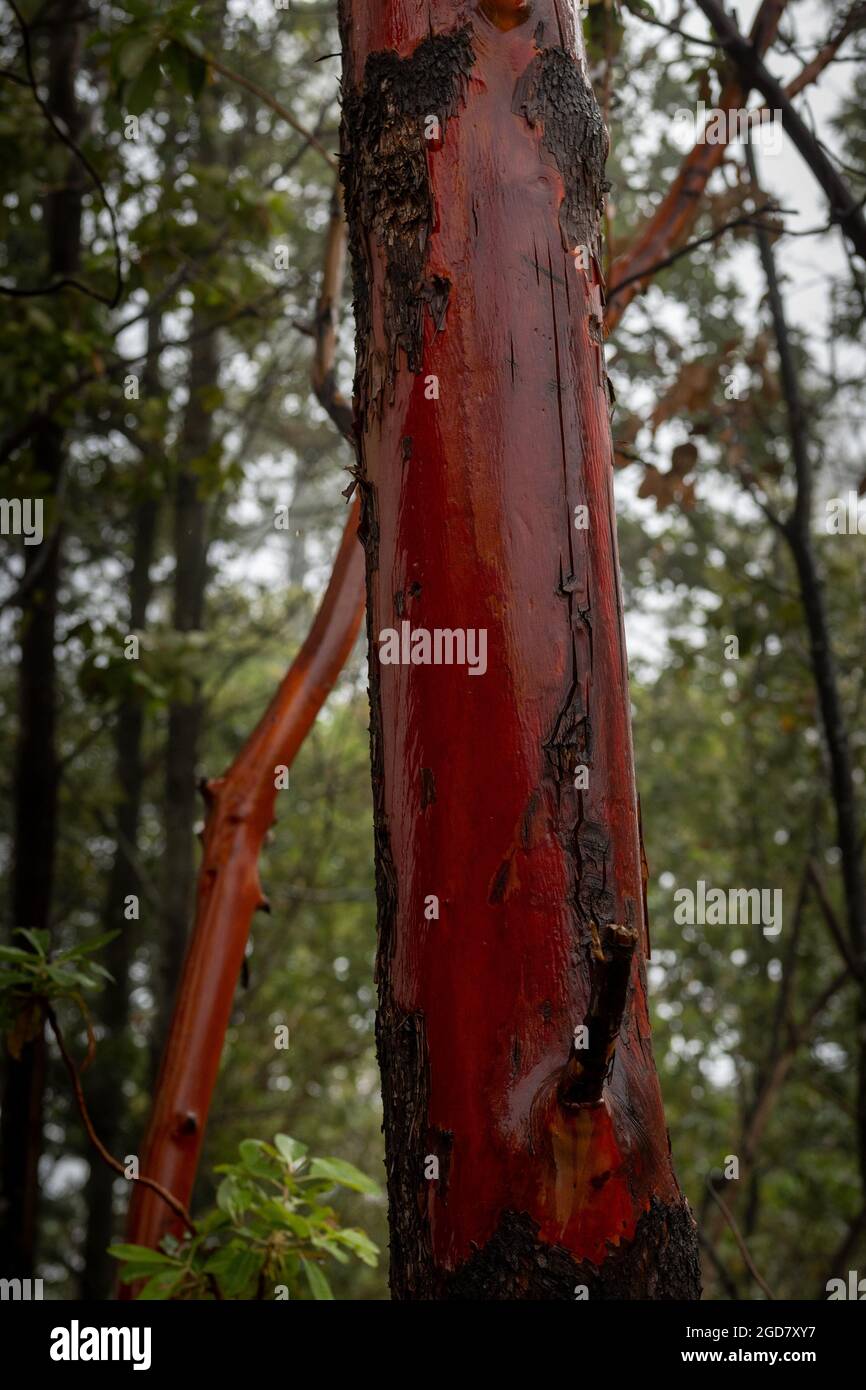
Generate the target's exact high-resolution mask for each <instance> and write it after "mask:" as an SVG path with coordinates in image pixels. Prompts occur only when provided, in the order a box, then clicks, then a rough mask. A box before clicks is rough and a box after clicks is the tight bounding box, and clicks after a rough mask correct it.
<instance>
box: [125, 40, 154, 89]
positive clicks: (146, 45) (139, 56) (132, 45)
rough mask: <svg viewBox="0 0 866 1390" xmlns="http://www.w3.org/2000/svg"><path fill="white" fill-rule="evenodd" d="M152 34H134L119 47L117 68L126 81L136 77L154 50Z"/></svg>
mask: <svg viewBox="0 0 866 1390" xmlns="http://www.w3.org/2000/svg"><path fill="white" fill-rule="evenodd" d="M154 51H155V50H154V43H153V35H152V34H136V35H135V37H134V38H131V39H129V40H128V42H126V43H125V44H123V46H122V47H121V48H120V49H119V52H118V58H117V69H118V72H119V73H120V75H121V77H125V78H126V79H127V81H130V80H131V79H132V78H134V77H137V76H138V74H139V73H140V72H141V70H142V68H143V67H144V66H145V64H146V63H147V61H148V59H149V58H150V55H151V54H152V53H153V52H154Z"/></svg>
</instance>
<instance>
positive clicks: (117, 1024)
mask: <svg viewBox="0 0 866 1390" xmlns="http://www.w3.org/2000/svg"><path fill="white" fill-rule="evenodd" d="M159 352H160V318H159V314H158V313H157V314H154V315H153V316H152V317H151V318H150V320H149V324H148V355H147V361H146V364H145V369H144V373H143V377H142V383H143V388H144V395H145V399H150V398H151V396H152V393H154V392H156V391H158V390H159V389H160V377H159ZM155 462H156V461H155V460H154V459H153V458H152V457H147V456H146V457H145V458H144V459H143V460H142V466H143V472H146V471H147V470H148V469H151V468H153V467H154V466H155ZM143 486H144V487H145V488H146V487H147V479H146V477H145V479H144V481H143ZM158 519H159V502H158V501H157V499H156V497H154V496H148V495H145V496H144V497H143V498H142V500H141V501H140V502H139V503H138V505H137V506H136V509H135V515H134V521H133V527H134V531H133V537H132V565H131V568H130V573H129V631H130V632H141V630H142V629H143V628H144V627H145V625H146V623H147V610H148V605H149V603H150V598H151V594H152V592H153V583H152V580H151V567H152V564H153V559H154V552H155V548H156V534H157V522H158ZM143 736H144V706H143V704H142V701H141V699H140V698H136V696H135V695H131V696H128V697H126V698H124V700H123V701H122V702H121V705H120V708H119V709H118V712H117V723H116V727H115V750H116V765H117V774H116V775H117V782H118V786H119V787H120V790H121V800H120V803H119V805H118V807H117V814H116V831H115V849H114V862H113V864H112V866H111V873H110V875H109V880H108V888H107V891H106V895H105V908H104V915H103V925H104V929H105V931H106V932H109V931H117V932H118V935H117V936H116V937H115V938H114V940H113V941H111V942H109V944H108V947H107V948H106V957H105V963H106V967H107V969H108V970H109V972H110V974H111V976H112V978H113V981H114V983H113V984H112V985H108V986H107V987H106V990H105V993H104V995H103V998H102V1001H101V1019H100V1021H101V1023H102V1026H103V1028H104V1030H105V1035H104V1038H103V1040H102V1042H101V1043H100V1055H101V1060H102V1065H101V1066H99V1067H97V1068H94V1069H93V1073H92V1076H91V1078H90V1087H89V1108H90V1116H91V1119H92V1121H93V1125H94V1128H95V1130H96V1133H97V1134H98V1135H99V1136H100V1138H101V1139H102V1141H103V1143H104V1144H105V1147H106V1148H107V1149H109V1150H110V1152H112V1153H116V1152H117V1149H118V1146H119V1145H122V1144H123V1143H124V1141H125V1138H126V1133H127V1125H128V1114H127V1107H126V1105H125V1104H124V1097H123V1092H122V1088H121V1087H119V1086H118V1085H117V1076H118V1075H122V1074H123V1073H124V1072H125V1070H126V1066H127V1062H128V1060H129V1059H128V1056H127V1049H128V1027H129V990H130V979H129V967H130V965H131V963H132V957H133V948H134V940H135V921H134V920H127V919H126V917H125V915H124V904H125V900H126V898H127V897H128V895H129V894H135V895H136V896H138V897H139V902H140V898H141V888H142V885H141V882H140V878H139V871H138V830H139V820H140V815H141V800H142V794H143V788H144V762H143ZM115 1181H116V1174H115V1173H113V1172H112V1171H111V1169H110V1168H108V1167H107V1166H106V1165H105V1164H104V1163H101V1162H100V1161H99V1160H98V1159H97V1158H96V1156H95V1155H94V1156H93V1157H92V1159H91V1164H90V1174H89V1177H88V1180H87V1192H86V1201H87V1236H86V1240H85V1247H84V1257H85V1263H84V1271H83V1275H82V1281H81V1296H82V1298H85V1299H104V1298H109V1297H110V1296H111V1290H112V1287H113V1285H114V1279H115V1275H116V1272H117V1266H116V1262H115V1261H114V1260H112V1259H111V1257H110V1256H109V1255H108V1253H107V1251H108V1246H109V1245H110V1244H111V1239H112V1235H113V1226H114V1221H113V1200H112V1195H113V1190H114V1183H115Z"/></svg>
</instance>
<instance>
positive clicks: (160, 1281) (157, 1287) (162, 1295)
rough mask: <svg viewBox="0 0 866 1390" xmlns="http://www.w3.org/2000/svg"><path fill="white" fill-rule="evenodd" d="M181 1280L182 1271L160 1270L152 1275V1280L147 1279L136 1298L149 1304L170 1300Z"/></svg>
mask: <svg viewBox="0 0 866 1390" xmlns="http://www.w3.org/2000/svg"><path fill="white" fill-rule="evenodd" d="M182 1279H183V1270H182V1269H166V1270H162V1271H161V1272H160V1273H159V1274H154V1276H153V1278H152V1279H148V1281H147V1283H146V1284H145V1286H144V1288H143V1289H142V1290H141V1293H140V1294H139V1295H138V1296H139V1298H140V1299H141V1300H142V1301H144V1302H151V1303H152V1302H155V1301H156V1300H157V1299H167V1298H171V1295H172V1294H173V1292H174V1290H175V1289H176V1288H177V1286H178V1284H179V1283H180V1281H181V1280H182Z"/></svg>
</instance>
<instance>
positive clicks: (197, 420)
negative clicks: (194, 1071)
mask: <svg viewBox="0 0 866 1390" xmlns="http://www.w3.org/2000/svg"><path fill="white" fill-rule="evenodd" d="M190 335H191V338H192V344H191V347H190V366H189V376H188V383H189V401H188V403H187V407H186V413H185V416H184V425H183V435H182V438H181V441H180V446H179V451H180V472H179V474H178V478H177V484H176V490H175V502H174V549H175V574H174V614H173V618H174V627H175V630H176V631H177V632H194V631H197V630H198V629H200V628H201V626H202V621H203V617H204V600H205V587H206V583H207V551H208V504H207V502H206V500H205V498H204V497H203V495H202V479H201V477H200V476H199V474H198V473H197V472H196V470H195V469H194V468H193V467H191V465H192V464H194V463H195V461H196V460H197V459H201V458H202V456H203V455H204V454H205V453H206V452H207V450H208V448H209V447H210V444H211V440H212V438H213V422H212V416H211V412H210V410H209V409H207V407H206V405H205V403H204V401H203V398H202V392H203V391H205V390H206V388H207V387H209V386H215V385H216V383H217V380H218V374H219V357H218V352H217V334H216V332H215V330H214V329H213V326H212V324H211V323H210V322H209V320H208V317H207V313H206V311H203V310H199V309H197V310H196V312H195V313H193V315H192V319H191V323H190ZM190 682H191V687H192V688H191V690H190V692H189V694H188V695H185V697H184V698H182V699H173V700H172V701H171V704H170V705H169V711H168V739H167V742H166V750H165V822H164V823H165V853H164V861H163V879H162V911H161V918H162V923H161V931H160V946H159V977H158V978H159V992H158V999H157V1014H156V1020H155V1024H154V1032H153V1039H152V1050H151V1060H152V1070H153V1074H154V1076H155V1075H156V1073H157V1071H158V1068H159V1062H160V1058H161V1056H162V1050H163V1047H164V1045H165V1040H166V1037H167V1036H168V1029H169V1024H170V1022H171V1011H172V1006H173V1004H174V996H175V991H176V989H177V982H178V980H179V978H180V972H181V968H182V966H183V957H184V952H185V950H186V943H187V937H188V934H189V929H190V925H191V923H192V914H193V894H194V890H195V837H194V834H193V827H194V824H195V819H196V814H197V811H198V790H197V785H196V769H197V765H198V746H199V735H200V733H201V724H202V703H201V697H200V683H199V681H198V679H197V677H195V676H194V675H192V676H191V677H190Z"/></svg>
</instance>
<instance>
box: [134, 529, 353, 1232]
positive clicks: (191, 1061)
mask: <svg viewBox="0 0 866 1390" xmlns="http://www.w3.org/2000/svg"><path fill="white" fill-rule="evenodd" d="M357 527H358V505H357V502H356V503H355V504H354V505H353V506H352V509H351V512H350V514H349V518H348V521H347V523H346V529H345V532H344V533H343V538H342V541H341V543H340V549H339V552H338V554H337V559H336V562H335V565H334V570H333V573H332V575H331V579H330V582H329V584H328V588H327V590H326V592H325V596H324V598H323V600H322V603H321V606H320V608H319V610H318V612H317V614H316V618H315V621H314V623H313V625H312V627H311V629H310V631H309V634H308V635H307V638H306V640H305V642H304V645H303V646H302V647H301V650H300V652H299V653H298V655H297V656H296V658H295V660H294V661H293V662H292V665H291V666H290V668H289V670H288V672H287V674H286V676H285V678H284V680H283V682H282V684H281V685H280V688H279V690H278V691H277V693H276V695H275V696H274V698H273V700H272V701H271V703H270V705H269V706H268V708H267V710H266V712H265V714H264V715H263V716H262V719H261V720H260V722H259V724H258V725H257V727H256V729H255V730H254V732H253V734H252V735H251V736H250V738H249V739H248V741H247V743H246V744H245V745H244V747H243V749H242V750H241V752H240V753H239V755H238V757H237V758H236V759H235V761H234V762H233V763H232V765H231V767H230V768H229V770H228V772H226V774H225V775H224V776H223V777H219V778H216V779H214V780H212V781H210V782H208V783H207V785H206V788H205V797H206V800H207V803H208V813H207V821H206V825H205V832H204V848H203V855H202V862H201V868H200V870H199V882H198V897H197V911H196V921H195V927H194V930H193V934H192V937H191V940H190V944H189V949H188V952H187V956H186V960H185V962H184V968H183V974H182V976H181V982H180V986H179V991H178V997H177V1000H176V1003H175V1009H174V1015H173V1018H172V1023H171V1029H170V1032H169V1037H168V1041H167V1043H166V1047H165V1052H164V1056H163V1062H162V1068H161V1071H160V1075H159V1079H158V1081H157V1086H156V1092H155V1099H154V1109H153V1113H152V1115H151V1119H150V1124H149V1127H148V1131H147V1136H146V1138H145V1142H144V1147H143V1151H142V1154H141V1156H140V1158H141V1162H140V1171H141V1172H142V1174H144V1175H145V1176H147V1177H150V1178H153V1179H155V1180H156V1181H157V1182H159V1183H160V1184H161V1185H162V1186H163V1187H165V1188H168V1190H169V1191H170V1192H172V1193H173V1194H174V1195H175V1197H176V1198H177V1199H178V1200H179V1201H180V1202H181V1203H182V1204H183V1205H184V1206H187V1205H188V1204H189V1200H190V1196H191V1194H192V1188H193V1182H194V1180H195V1172H196V1167H197V1164H198V1158H199V1153H200V1151H201V1145H202V1142H203V1139H204V1128H205V1122H206V1120H207V1114H208V1110H209V1107H210V1102H211V1096H212V1094H213V1088H214V1084H215V1082H216V1078H217V1073H218V1071H219V1063H220V1055H221V1053H222V1047H223V1042H224V1039H225V1032H226V1028H227V1027H228V1022H229V1017H230V1015H231V1009H232V1002H233V999H234V995H235V990H236V988H237V982H238V977H239V974H240V970H241V965H242V962H243V958H244V951H245V949H246V944H247V938H248V936H249V929H250V923H251V921H252V917H253V913H254V912H255V911H256V909H257V908H260V907H263V906H264V905H265V899H264V894H263V892H262V887H261V883H260V882H259V874H258V858H259V852H260V850H261V846H262V842H263V840H264V837H265V835H266V833H267V831H268V829H269V827H270V826H271V824H272V823H273V819H274V804H275V802H276V797H277V790H276V787H275V768H276V767H277V766H278V765H285V766H287V767H288V766H291V764H292V761H293V760H294V757H295V755H296V753H297V751H298V749H299V748H300V747H301V744H302V743H303V741H304V739H305V738H306V736H307V734H308V732H309V730H310V729H311V728H312V726H313V724H314V722H315V720H316V716H317V715H318V713H319V710H320V709H321V708H322V705H323V704H324V703H325V700H326V699H327V697H328V695H329V693H330V691H331V690H332V688H333V686H334V683H335V681H336V680H337V677H338V676H339V674H340V671H341V670H342V668H343V665H344V664H345V661H346V659H347V657H348V655H349V652H350V651H351V649H352V646H353V644H354V641H355V638H356V636H357V633H358V629H359V627H360V625H361V618H362V616H363V611H364V597H363V589H362V575H363V567H364V557H363V552H362V550H361V547H360V545H359V544H358V540H357ZM178 1229H179V1223H178V1221H177V1219H176V1218H175V1217H174V1215H173V1213H172V1212H171V1211H170V1210H169V1208H168V1207H167V1206H166V1204H165V1202H163V1201H162V1200H161V1199H160V1198H159V1197H158V1196H157V1195H156V1194H155V1193H153V1192H151V1191H148V1190H147V1189H145V1188H143V1187H139V1186H136V1187H135V1188H134V1191H133V1195H132V1200H131V1202H130V1207H129V1216H128V1221H127V1240H129V1241H130V1242H133V1243H135V1244H139V1245H149V1246H156V1245H157V1244H158V1243H159V1241H160V1239H161V1238H162V1236H163V1235H164V1234H165V1232H166V1231H168V1230H175V1231H177V1230H178Z"/></svg>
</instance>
